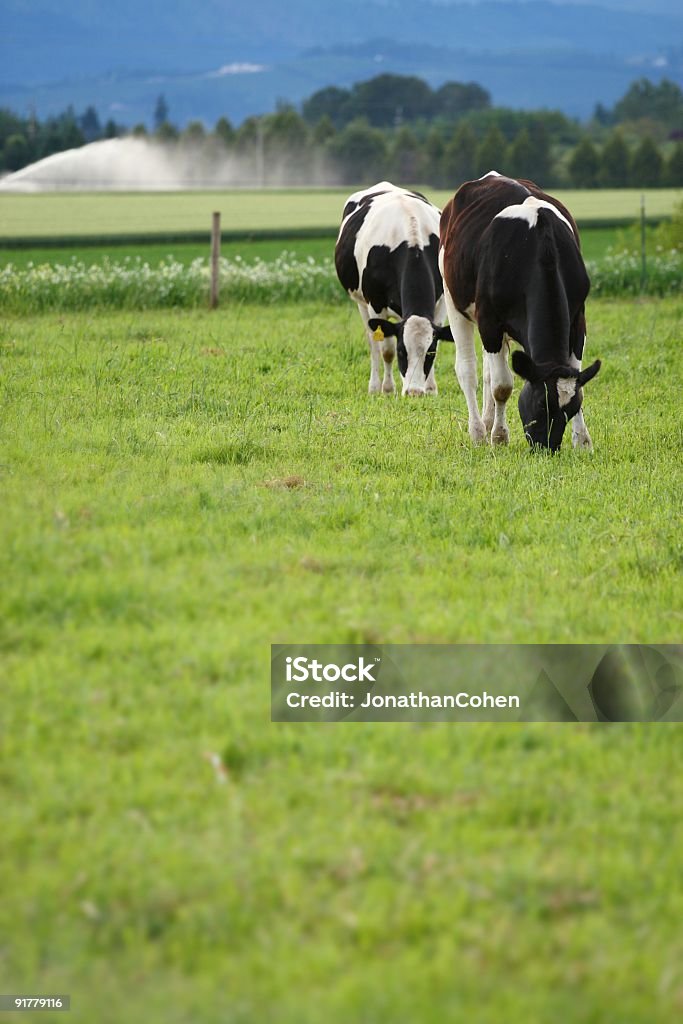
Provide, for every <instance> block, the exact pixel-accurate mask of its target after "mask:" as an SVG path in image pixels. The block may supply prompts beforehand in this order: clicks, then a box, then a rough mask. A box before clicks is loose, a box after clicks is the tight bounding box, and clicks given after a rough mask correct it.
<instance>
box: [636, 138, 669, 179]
mask: <svg viewBox="0 0 683 1024" xmlns="http://www.w3.org/2000/svg"><path fill="white" fill-rule="evenodd" d="M663 164H664V161H663V160H662V156H661V153H660V152H659V150H658V149H657V147H656V145H655V144H654V142H653V140H652V139H651V138H650V136H649V135H646V136H645V138H644V139H643V140H642V142H640V144H639V145H638V146H637V148H636V149H635V150H634V151H633V153H632V154H631V159H630V166H629V177H630V183H631V185H633V186H634V187H635V188H657V186H658V185H661V183H662V169H663Z"/></svg>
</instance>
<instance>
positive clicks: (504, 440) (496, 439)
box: [491, 427, 510, 444]
mask: <svg viewBox="0 0 683 1024" xmlns="http://www.w3.org/2000/svg"><path fill="white" fill-rule="evenodd" d="M491 444H510V431H509V430H508V428H507V427H498V429H497V430H494V431H493V433H492V434H491Z"/></svg>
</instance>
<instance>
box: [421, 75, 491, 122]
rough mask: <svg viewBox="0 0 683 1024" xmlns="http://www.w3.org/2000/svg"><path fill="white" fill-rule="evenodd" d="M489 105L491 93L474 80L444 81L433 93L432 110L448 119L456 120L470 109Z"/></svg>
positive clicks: (482, 108)
mask: <svg viewBox="0 0 683 1024" xmlns="http://www.w3.org/2000/svg"><path fill="white" fill-rule="evenodd" d="M490 106H491V95H490V93H488V92H487V91H486V89H483V88H482V86H480V85H477V84H476V82H467V83H466V84H464V83H462V82H445V83H444V84H443V85H442V86H441V87H440V88H439V89H437V90H436V93H435V94H434V111H435V113H436V114H437V115H440V116H441V117H443V118H445V119H446V120H448V121H457V120H458V119H459V118H461V117H462V116H463V115H464V114H467V113H469V112H470V111H471V110H484V109H486V108H487V107H490Z"/></svg>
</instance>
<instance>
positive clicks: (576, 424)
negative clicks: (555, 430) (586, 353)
mask: <svg viewBox="0 0 683 1024" xmlns="http://www.w3.org/2000/svg"><path fill="white" fill-rule="evenodd" d="M569 365H570V366H573V367H574V368H575V369H576V370H580V369H581V360H580V359H577V358H576V356H575V355H574V354H573V353H572V354H571V355H570V356H569ZM572 445H573V446H574V448H584V449H585V450H586V451H589V452H592V451H593V442H592V440H591V436H590V434H589V433H588V427H587V426H586V422H585V420H584V418H583V409H579V411H578V412H577V414H576V416H573V417H572Z"/></svg>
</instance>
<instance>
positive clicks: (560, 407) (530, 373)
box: [512, 351, 600, 452]
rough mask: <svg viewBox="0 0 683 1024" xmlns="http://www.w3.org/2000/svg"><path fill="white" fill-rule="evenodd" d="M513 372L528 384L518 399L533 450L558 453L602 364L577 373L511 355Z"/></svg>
mask: <svg viewBox="0 0 683 1024" xmlns="http://www.w3.org/2000/svg"><path fill="white" fill-rule="evenodd" d="M512 369H513V370H514V371H515V373H517V374H519V376H520V377H522V378H523V379H524V380H525V381H526V383H525V384H524V387H523V388H522V390H521V393H520V396H519V402H518V407H519V415H520V416H521V418H522V426H523V427H524V433H525V435H526V439H527V441H528V442H529V444H530V445H531V447H532V448H547V449H549V450H550V451H552V452H556V451H559V449H560V446H561V444H562V438H563V436H564V430H565V427H566V426H567V423H568V422H569V420H570V419H571V418H572V416H576V414H577V412H578V411H579V409H580V408H581V403H582V402H583V391H582V388H583V385H584V384H587V383H588V381H589V380H592V379H593V377H595V375H596V373H597V372H598V370H599V369H600V360H599V359H596V360H595V362H594V363H593V364H592V365H591V366H588V367H586V369H585V370H577V369H576V368H574V367H572V366H553V365H550V364H542V363H535V362H534V361H533V359H532V358H531V356H529V355H527V353H526V352H522V351H517V352H513V353H512Z"/></svg>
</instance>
